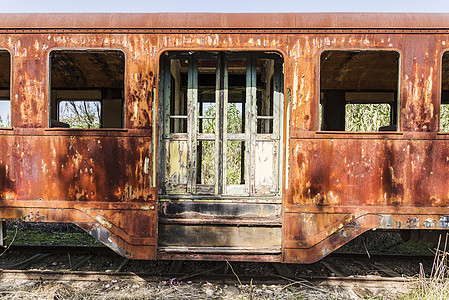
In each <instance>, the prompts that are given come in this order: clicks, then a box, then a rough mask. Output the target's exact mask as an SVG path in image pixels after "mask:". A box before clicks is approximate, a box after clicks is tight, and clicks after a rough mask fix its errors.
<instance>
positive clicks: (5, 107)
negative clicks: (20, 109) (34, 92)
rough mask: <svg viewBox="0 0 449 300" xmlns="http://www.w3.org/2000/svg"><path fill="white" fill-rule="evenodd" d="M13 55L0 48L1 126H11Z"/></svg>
mask: <svg viewBox="0 0 449 300" xmlns="http://www.w3.org/2000/svg"><path fill="white" fill-rule="evenodd" d="M10 85H11V55H10V54H9V52H8V51H5V50H0V127H11V101H10Z"/></svg>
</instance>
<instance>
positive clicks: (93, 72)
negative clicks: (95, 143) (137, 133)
mask: <svg viewBox="0 0 449 300" xmlns="http://www.w3.org/2000/svg"><path fill="white" fill-rule="evenodd" d="M124 73H125V56H124V54H123V52H121V51H114V50H112V51H109V50H108V51H99V50H84V51H72V50H67V51H66V50H57V51H52V52H51V53H50V81H51V94H50V98H51V102H50V113H51V124H50V125H51V127H70V128H122V127H123V116H124V113H123V107H124Z"/></svg>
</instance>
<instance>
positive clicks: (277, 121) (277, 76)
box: [272, 59, 283, 193]
mask: <svg viewBox="0 0 449 300" xmlns="http://www.w3.org/2000/svg"><path fill="white" fill-rule="evenodd" d="M281 66H282V65H281V62H280V61H279V59H275V61H274V75H273V95H272V97H273V117H274V118H273V141H274V143H275V145H274V149H275V153H273V158H274V159H273V162H274V164H275V165H274V166H273V178H274V180H273V191H272V192H273V193H278V192H279V182H281V178H280V176H281V174H282V173H281V172H280V166H281V165H282V163H281V156H282V155H280V153H279V149H282V148H281V147H280V143H281V136H282V134H281V131H280V128H281V124H282V114H281V111H282V109H281V107H282V106H281V105H282V104H283V101H282V95H283V94H282V89H281V87H282V82H281V78H282V76H281V72H282V70H281Z"/></svg>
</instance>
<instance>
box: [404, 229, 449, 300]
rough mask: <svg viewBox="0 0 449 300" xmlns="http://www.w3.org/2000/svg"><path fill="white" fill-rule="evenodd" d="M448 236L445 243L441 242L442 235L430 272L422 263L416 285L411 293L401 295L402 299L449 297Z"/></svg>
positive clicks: (437, 299) (425, 299)
mask: <svg viewBox="0 0 449 300" xmlns="http://www.w3.org/2000/svg"><path fill="white" fill-rule="evenodd" d="M448 236H449V235H448V234H446V237H445V242H444V245H442V244H441V236H440V240H439V241H438V247H437V249H436V251H435V258H434V262H433V265H432V270H431V272H430V274H429V275H427V274H426V273H425V271H424V268H423V266H422V264H420V273H419V275H418V276H417V279H416V287H415V288H414V289H413V290H412V291H411V292H410V293H408V294H406V295H403V296H401V297H399V298H400V300H439V299H441V300H443V299H449V269H448V265H447V263H448V255H449V253H448V251H449V249H447V243H448ZM441 248H442V249H441Z"/></svg>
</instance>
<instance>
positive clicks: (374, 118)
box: [345, 103, 390, 132]
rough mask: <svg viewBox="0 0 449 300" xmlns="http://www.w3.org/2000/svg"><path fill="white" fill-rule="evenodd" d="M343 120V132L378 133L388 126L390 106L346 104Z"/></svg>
mask: <svg viewBox="0 0 449 300" xmlns="http://www.w3.org/2000/svg"><path fill="white" fill-rule="evenodd" d="M345 118H346V120H345V131H361V132H371V131H379V127H382V126H388V125H390V105H388V104H385V103H383V104H346V114H345Z"/></svg>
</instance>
